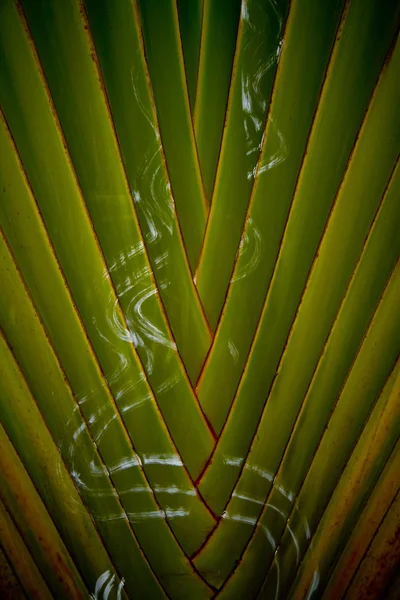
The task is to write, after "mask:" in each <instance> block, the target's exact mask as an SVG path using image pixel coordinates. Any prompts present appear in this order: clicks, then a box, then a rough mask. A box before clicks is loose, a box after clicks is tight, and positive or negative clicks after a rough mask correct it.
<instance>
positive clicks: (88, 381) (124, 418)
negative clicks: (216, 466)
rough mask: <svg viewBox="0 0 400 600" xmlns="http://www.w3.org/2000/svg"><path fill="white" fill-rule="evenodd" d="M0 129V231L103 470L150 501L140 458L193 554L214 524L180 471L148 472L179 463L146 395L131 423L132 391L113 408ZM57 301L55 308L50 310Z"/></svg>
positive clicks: (137, 402)
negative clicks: (180, 513) (171, 460)
mask: <svg viewBox="0 0 400 600" xmlns="http://www.w3.org/2000/svg"><path fill="white" fill-rule="evenodd" d="M0 125H1V127H0V149H1V151H0V165H1V169H2V172H3V173H5V174H6V176H5V177H4V179H3V183H4V185H5V192H4V191H3V193H2V194H1V192H0V195H1V198H2V201H1V204H0V224H1V226H2V227H3V230H4V232H5V233H6V235H7V237H8V242H9V243H10V245H11V247H12V249H13V252H14V253H15V257H16V259H17V260H18V265H19V268H20V269H21V271H22V273H23V275H24V277H25V281H26V282H27V284H28V286H29V290H30V293H31V295H32V297H33V299H34V301H35V303H36V306H37V308H38V311H39V314H40V315H41V317H42V320H43V322H44V324H45V326H46V329H47V332H48V334H49V336H50V337H51V339H52V341H53V343H54V347H55V349H56V351H57V354H58V356H59V358H60V360H61V361H62V364H63V368H64V370H65V372H66V374H67V376H68V378H69V381H70V383H71V387H72V389H73V390H74V393H75V396H76V398H78V401H79V402H80V404H81V406H82V409H83V412H84V414H85V417H86V419H87V422H89V423H91V424H92V432H93V436H94V439H95V441H96V443H98V445H99V447H101V446H102V445H103V444H106V445H108V446H109V449H110V450H111V449H113V454H110V453H109V452H108V460H109V462H107V464H108V466H109V468H110V469H112V470H114V471H115V470H116V469H117V470H118V465H119V468H122V467H123V466H124V465H125V468H126V469H128V472H129V474H130V475H129V476H130V477H131V478H132V488H134V485H133V483H134V480H137V481H136V484H135V485H138V487H139V488H142V489H143V492H142V494H143V495H144V496H146V495H147V496H148V494H149V493H150V494H152V492H151V490H150V489H148V490H146V488H147V487H148V485H147V482H146V479H145V478H143V477H140V476H139V478H138V475H139V473H138V472H137V471H138V469H137V466H138V465H137V462H138V458H137V457H138V456H139V460H141V461H142V462H143V463H144V472H145V473H146V475H147V477H148V480H149V482H150V484H151V485H152V486H153V488H155V489H156V490H157V491H156V498H157V499H158V501H159V504H160V507H161V508H162V509H163V510H166V509H167V508H168V509H169V510H170V511H172V512H174V511H176V510H179V509H181V507H182V503H183V504H184V506H185V517H184V518H181V519H172V520H171V525H172V528H173V530H174V532H175V534H176V535H177V537H178V539H179V540H180V543H181V544H182V546H183V547H184V548H185V549H186V550H187V551H188V552H191V551H193V550H194V549H195V548H196V547H197V545H198V544H200V543H201V541H202V540H203V537H204V535H205V534H206V533H207V531H208V529H209V528H210V527H211V526H212V524H213V519H212V518H211V516H210V514H209V513H208V511H207V509H206V508H205V506H204V504H203V502H202V501H201V500H200V499H199V497H198V495H197V494H196V492H195V488H194V486H193V484H192V482H191V480H190V478H189V476H188V473H187V471H186V470H185V469H184V468H179V469H177V468H176V467H172V466H171V465H170V466H168V465H162V466H160V465H156V464H153V465H151V464H150V465H149V464H146V460H147V458H146V457H147V456H151V455H153V456H154V455H164V454H165V455H167V456H168V455H169V456H171V457H172V456H176V457H178V458H179V456H178V455H177V454H176V449H175V447H174V445H173V443H172V440H170V438H169V436H168V432H167V431H166V429H165V427H163V423H162V419H161V415H160V414H159V412H158V410H157V408H156V406H154V404H153V406H151V403H150V400H151V395H149V396H148V399H147V402H148V404H149V406H148V408H147V410H142V413H141V418H140V419H139V418H138V416H137V415H135V407H137V406H140V405H141V404H143V402H144V400H143V398H142V399H141V398H139V397H135V396H136V394H135V391H134V389H132V391H131V394H128V393H126V394H125V396H127V397H126V399H125V402H124V401H123V399H122V398H121V397H119V396H118V395H117V400H118V402H117V403H115V401H114V398H113V397H112V396H111V393H110V390H109V387H108V385H107V382H106V381H105V379H104V377H103V374H102V372H101V368H100V365H99V364H97V362H96V357H95V355H94V352H93V349H92V348H91V346H90V344H89V343H88V340H87V338H86V336H85V331H84V329H83V327H82V324H81V323H80V321H79V315H78V313H77V312H76V310H75V309H74V305H73V303H72V300H71V297H70V295H69V293H68V288H66V286H65V282H64V280H63V278H62V275H61V272H60V269H59V265H57V262H56V260H55V257H54V254H53V252H52V247H51V244H50V241H49V239H48V237H47V235H46V232H45V229H44V227H43V223H42V222H41V219H40V215H39V213H38V211H37V207H36V205H35V202H34V199H33V198H32V196H31V195H30V193H29V188H28V186H27V183H26V181H25V180H24V178H23V174H22V172H21V170H20V165H19V164H18V161H17V157H16V155H15V152H14V151H13V147H12V143H11V140H10V139H9V137H8V135H7V132H6V131H5V129H4V123H3V122H1V123H0ZM22 240H23V243H22ZM42 273H46V275H47V276H46V277H45V278H43V277H42ZM54 297H56V298H57V302H54ZM112 387H114V386H112ZM129 396H131V397H129ZM119 410H120V411H121V412H120V413H119ZM160 419H161V422H160ZM124 425H125V427H126V429H127V431H128V432H129V434H130V436H129V434H128V432H127V431H126V429H125V428H124ZM150 425H151V427H152V429H153V431H157V434H158V439H157V444H155V443H154V442H153V443H149V440H148V439H146V438H147V437H148V436H146V429H147V427H148V426H150ZM129 437H131V439H132V444H133V447H131V445H130V439H129ZM103 438H104V439H103ZM110 440H111V441H112V442H111V441H110ZM133 448H134V449H135V450H134V449H133ZM136 453H137V454H136ZM122 457H123V459H122ZM125 477H126V475H125ZM168 489H174V490H176V491H177V493H176V494H173V495H172V496H171V494H168V493H165V492H163V491H160V492H158V490H168ZM135 498H136V501H135V502H136V503H137V506H138V507H139V506H141V509H142V510H146V508H145V507H144V506H142V504H143V503H142V499H141V495H138V496H135ZM193 523H196V525H197V526H198V532H199V534H198V537H197V536H193V535H188V530H189V529H190V527H191V526H192V525H193ZM200 523H201V526H200V527H199V524H200Z"/></svg>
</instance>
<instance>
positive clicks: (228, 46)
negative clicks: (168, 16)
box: [178, 0, 245, 202]
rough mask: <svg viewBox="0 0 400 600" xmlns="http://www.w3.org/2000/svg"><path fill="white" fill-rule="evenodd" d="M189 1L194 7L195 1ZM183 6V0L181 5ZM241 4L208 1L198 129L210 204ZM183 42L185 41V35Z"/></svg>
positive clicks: (197, 106) (236, 0) (196, 118)
mask: <svg viewBox="0 0 400 600" xmlns="http://www.w3.org/2000/svg"><path fill="white" fill-rule="evenodd" d="M186 1H187V2H188V3H189V4H190V5H191V4H192V0H186ZM181 3H182V0H180V2H179V3H178V6H180V4H181ZM193 4H195V3H193ZM241 5H242V3H241V1H240V0H219V1H218V2H214V0H204V7H203V27H202V34H201V49H200V62H199V69H198V80H197V95H196V104H195V112H194V129H195V133H196V142H197V148H198V151H199V159H200V164H201V172H202V175H203V181H204V189H205V192H206V194H207V198H208V199H209V201H210V202H211V199H212V195H213V189H214V181H215V174H216V172H217V165H218V157H219V153H220V148H221V142H222V134H223V131H224V123H225V118H226V109H227V104H228V95H229V88H230V84H231V78H232V70H233V63H234V55H235V49H236V40H237V35H238V27H239V19H240V11H241ZM243 6H245V4H243ZM181 28H182V25H181ZM182 40H183V42H184V40H185V38H184V37H183V32H182ZM184 49H185V45H184ZM189 89H190V88H189Z"/></svg>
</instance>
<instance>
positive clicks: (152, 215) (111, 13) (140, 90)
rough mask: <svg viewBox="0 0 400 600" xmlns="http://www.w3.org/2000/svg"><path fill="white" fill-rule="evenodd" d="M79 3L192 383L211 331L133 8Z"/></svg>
mask: <svg viewBox="0 0 400 600" xmlns="http://www.w3.org/2000/svg"><path fill="white" fill-rule="evenodd" d="M85 6H86V10H87V13H88V18H89V24H90V29H91V32H92V35H93V39H94V42H95V47H96V53H97V56H98V59H99V62H100V67H101V69H102V72H103V76H104V82H105V87H106V90H107V94H108V99H109V101H110V107H111V112H112V116H113V120H114V124H115V128H116V132H117V134H118V140H119V144H120V148H121V153H122V158H123V161H124V166H125V171H126V174H127V178H128V182H129V187H130V192H131V195H132V197H133V198H134V201H135V209H136V212H137V215H138V217H139V222H140V228H141V230H142V233H143V242H144V244H145V246H146V249H147V252H148V255H149V258H150V261H151V266H152V269H153V272H154V275H155V278H156V282H157V288H158V290H157V293H158V294H160V296H161V298H162V300H163V303H164V306H165V310H166V313H167V316H168V320H169V323H170V325H171V329H172V332H173V334H174V337H175V340H176V343H177V347H178V350H179V353H180V355H181V356H182V359H183V362H184V364H185V367H186V369H187V371H188V374H189V377H190V379H191V381H192V382H195V381H196V379H197V377H198V374H199V371H200V369H201V366H202V364H203V362H204V358H205V355H206V353H207V350H208V348H209V346H210V343H211V335H210V332H209V329H208V325H207V321H206V319H205V317H204V314H203V312H202V306H201V304H200V301H199V298H198V296H197V291H196V288H195V286H194V283H193V281H192V277H191V273H190V268H189V265H188V262H187V259H186V254H185V247H184V245H183V240H182V236H181V232H180V228H179V223H178V221H177V218H176V212H175V206H174V203H173V199H172V195H171V188H170V183H169V180H168V175H167V171H166V165H165V159H164V154H163V147H162V145H161V139H160V133H159V130H158V124H157V120H156V116H155V111H154V106H153V102H152V97H151V90H150V88H149V78H148V73H147V70H146V65H145V62H144V56H143V48H142V44H141V38H140V31H139V30H138V22H137V19H136V18H135V15H136V13H135V11H134V7H133V4H132V2H130V1H128V0H122V1H120V2H118V3H117V4H115V5H114V4H113V5H111V4H110V2H109V1H108V0H100V1H97V0H86V2H85ZM133 250H136V251H137V250H138V249H137V248H135V247H134V248H133ZM125 252H126V250H125ZM128 254H129V252H128ZM132 266H133V268H134V265H132ZM178 288H179V290H180V293H179V295H178V294H176V290H177V289H178ZM154 293H156V290H154ZM146 297H147V296H145V298H146ZM188 330H189V331H190V332H191V337H190V339H189V338H188V336H187V331H188Z"/></svg>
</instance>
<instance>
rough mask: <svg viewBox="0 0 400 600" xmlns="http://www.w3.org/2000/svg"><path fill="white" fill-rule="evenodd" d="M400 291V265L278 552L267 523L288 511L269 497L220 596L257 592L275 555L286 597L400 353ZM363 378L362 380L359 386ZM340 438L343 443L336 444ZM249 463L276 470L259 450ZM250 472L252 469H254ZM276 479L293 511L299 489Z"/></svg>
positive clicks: (248, 491)
mask: <svg viewBox="0 0 400 600" xmlns="http://www.w3.org/2000/svg"><path fill="white" fill-rule="evenodd" d="M399 292H400V269H399V267H397V269H396V270H395V271H394V273H393V275H392V276H391V279H390V281H389V284H388V286H387V289H386V290H385V293H384V295H383V298H382V300H381V302H380V304H379V306H378V309H377V311H376V313H375V315H374V318H373V320H372V323H371V325H370V327H369V329H368V332H367V334H366V336H365V339H364V341H363V342H362V344H361V347H360V349H359V350H358V353H357V357H356V360H355V363H354V365H353V366H352V369H351V373H350V374H349V377H348V378H347V380H346V382H345V385H344V387H343V390H342V392H341V394H340V397H339V400H338V403H337V406H336V409H335V412H334V414H333V416H332V418H331V420H330V424H329V427H328V429H327V430H326V434H325V435H324V437H323V439H322V441H321V443H320V446H319V448H318V453H317V454H316V455H315V459H314V461H313V463H312V466H311V468H310V470H309V472H308V474H307V477H306V479H305V482H304V483H303V485H302V489H301V492H300V494H299V496H298V499H297V501H296V503H295V504H294V508H293V509H292V511H291V516H290V518H289V520H288V522H287V527H286V530H285V534H284V536H283V538H282V541H281V543H280V545H279V547H278V550H277V552H276V553H275V550H276V549H277V545H278V544H279V538H278V539H275V538H274V537H273V533H272V534H271V532H270V530H269V524H270V522H271V520H272V519H273V520H274V522H275V524H276V525H278V524H279V523H283V525H285V524H286V516H285V512H283V514H282V515H281V517H279V510H281V508H280V506H278V507H276V506H275V505H274V504H270V503H269V502H267V503H266V504H265V506H264V508H263V511H262V513H261V516H260V518H259V520H258V524H257V526H256V527H255V529H254V533H253V537H252V539H251V541H250V543H249V544H248V546H247V547H246V551H245V553H244V555H243V557H242V561H241V563H240V566H239V567H238V569H237V570H236V571H235V572H234V574H233V575H232V577H231V578H230V580H229V582H228V583H227V584H226V585H225V586H224V589H223V591H222V593H221V597H224V598H240V597H241V594H243V593H244V590H250V593H251V594H252V595H254V594H255V593H257V590H258V589H259V588H260V586H261V584H262V581H263V576H264V575H265V573H266V571H267V569H268V566H269V565H270V564H271V562H272V560H274V561H275V563H277V564H278V565H279V569H280V577H281V579H280V588H279V596H278V597H279V598H282V599H283V598H286V597H287V595H288V591H289V589H290V586H291V584H292V582H293V579H294V576H295V573H296V568H297V565H298V564H299V562H301V560H302V558H303V556H304V553H305V550H306V549H307V547H308V545H309V539H310V535H311V534H312V533H313V532H314V531H315V529H316V526H317V524H318V521H319V519H320V518H321V516H322V513H323V511H324V509H325V507H326V505H327V503H328V501H329V499H330V496H331V494H332V493H333V491H334V489H335V486H336V484H337V482H338V479H339V476H340V474H341V472H342V471H343V469H344V468H345V466H346V462H347V460H348V457H349V455H350V453H351V451H352V449H353V447H354V445H355V443H356V442H357V439H358V436H359V435H360V433H361V432H362V429H363V427H364V425H365V422H366V420H367V418H368V416H369V413H370V411H371V410H372V408H373V406H374V404H375V402H376V400H377V398H378V397H379V395H380V392H381V390H382V388H383V387H384V385H385V382H386V380H387V378H388V377H389V375H390V372H391V370H392V369H393V367H394V364H395V362H396V359H397V358H398V356H399V352H400V336H399V335H398V331H399V328H400V315H399V314H398V312H397V314H396V309H397V305H398V299H399V297H400V296H399ZM342 352H343V349H342ZM360 381H362V382H363V386H362V387H361V388H360ZM302 431H304V430H302ZM260 433H261V432H260ZM397 433H398V432H397ZM339 438H340V444H338V439H339ZM253 460H254V462H253ZM267 462H269V459H267ZM248 464H249V465H250V466H251V465H256V466H257V467H258V468H260V469H261V470H262V471H263V472H267V473H272V474H273V473H274V471H273V470H272V471H271V470H270V469H268V466H267V464H266V463H261V462H260V461H257V459H256V456H255V455H252V454H250V456H249V462H248ZM248 472H249V473H251V469H249V471H248ZM254 475H255V471H253V480H254ZM253 484H254V481H253ZM277 485H278V484H277V483H275V482H274V487H276V489H277V491H278V492H280V495H281V496H282V501H281V503H280V505H282V504H283V502H284V501H285V500H286V506H287V508H286V513H290V505H291V504H292V503H293V501H294V497H293V495H294V492H295V490H292V487H290V488H289V489H287V488H284V487H283V486H280V488H278V487H277ZM256 493H257V492H256ZM238 494H239V495H240V496H243V495H245V496H247V497H251V498H254V485H253V487H251V486H249V485H246V486H245V485H241V484H239V486H238ZM256 498H257V496H256ZM232 508H233V507H232ZM275 508H277V509H278V516H277V514H273V515H272V514H271V513H276V510H275ZM235 513H236V511H235ZM235 513H233V514H235ZM239 514H240V513H239ZM278 526H279V525H278ZM270 573H271V574H272V575H273V579H274V580H275V574H274V573H273V572H272V571H270ZM274 583H275V585H274V586H273V587H272V588H269V593H271V589H274V590H275V591H276V581H274Z"/></svg>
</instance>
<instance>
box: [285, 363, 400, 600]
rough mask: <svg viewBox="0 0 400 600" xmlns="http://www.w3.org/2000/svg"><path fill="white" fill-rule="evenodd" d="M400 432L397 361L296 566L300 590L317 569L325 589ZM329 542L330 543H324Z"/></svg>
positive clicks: (306, 587) (399, 381)
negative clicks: (305, 553) (306, 548)
mask: <svg viewBox="0 0 400 600" xmlns="http://www.w3.org/2000/svg"><path fill="white" fill-rule="evenodd" d="M399 435H400V359H399V360H398V361H397V363H396V366H395V368H394V369H393V371H392V373H391V375H390V377H389V379H388V381H387V382H386V385H385V387H384V389H383V392H382V394H381V396H380V398H379V400H378V401H377V402H376V404H375V406H374V408H373V411H372V413H371V415H370V417H369V419H368V421H367V423H366V425H365V427H364V430H363V432H362V434H361V436H360V439H359V440H358V442H357V446H356V447H355V449H354V451H353V453H352V455H351V458H350V460H349V462H348V464H347V465H346V468H345V470H344V471H343V474H342V476H341V478H340V481H339V483H338V485H337V487H336V489H335V492H334V494H333V496H332V498H331V500H330V502H329V505H328V507H327V509H326V511H325V513H324V515H323V518H322V519H321V521H320V523H319V526H318V529H317V531H316V532H315V535H314V537H313V542H312V545H310V546H309V548H308V551H307V555H306V560H305V561H303V562H302V564H301V565H299V568H298V573H297V577H296V581H295V587H296V589H298V591H299V593H301V591H302V590H307V589H308V588H309V587H310V586H311V585H312V579H313V577H314V572H315V570H318V573H319V585H320V586H321V587H325V586H326V583H327V579H328V575H329V573H330V571H331V570H332V568H333V566H334V565H335V564H336V563H337V561H338V558H339V556H340V554H341V551H342V550H343V548H344V547H345V544H346V541H347V540H348V538H349V537H350V536H351V534H352V531H353V528H354V523H355V522H358V521H359V516H360V514H361V512H362V508H363V506H364V505H365V504H366V503H367V501H368V498H369V496H370V494H371V491H372V490H373V489H374V487H375V485H376V484H377V483H378V479H379V475H380V474H381V472H382V469H383V467H384V466H385V463H386V461H387V460H389V458H390V456H391V454H393V449H394V447H395V445H396V442H397V440H398V439H399ZM328 540H329V542H328Z"/></svg>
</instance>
